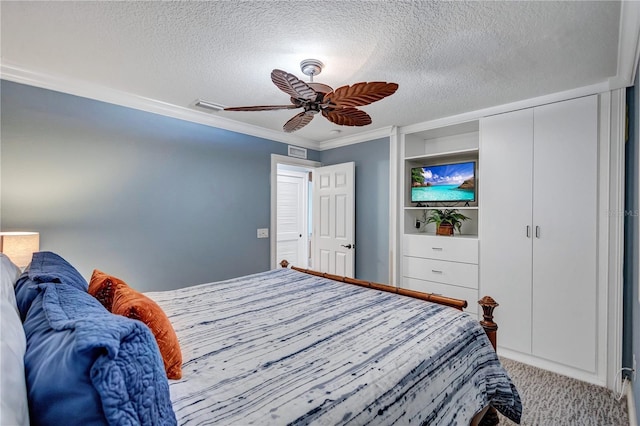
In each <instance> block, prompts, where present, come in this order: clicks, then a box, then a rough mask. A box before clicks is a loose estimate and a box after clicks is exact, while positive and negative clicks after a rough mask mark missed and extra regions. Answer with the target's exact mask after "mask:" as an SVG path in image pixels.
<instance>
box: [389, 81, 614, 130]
mask: <svg viewBox="0 0 640 426" xmlns="http://www.w3.org/2000/svg"><path fill="white" fill-rule="evenodd" d="M609 90H610V89H609V82H607V81H605V82H602V83H598V84H592V85H590V86H584V87H578V88H576V89H571V90H565V91H564V92H557V93H551V94H549V95H544V96H538V97H535V98H529V99H524V100H521V101H516V102H511V103H508V104H503V105H496V106H493V107H488V108H483V109H478V110H475V111H469V112H465V113H462V114H458V115H452V116H449V117H443V118H437V119H435V120H430V121H424V122H422V123H416V124H410V125H408V126H402V127H399V130H400V133H401V134H410V133H417V132H422V131H424V130H431V129H435V128H439V127H446V126H452V125H454V124H461V123H464V122H467V121H472V120H479V119H481V118H483V117H488V116H490V115H496V114H502V113H505V112H510V111H516V110H519V109H525V108H531V107H535V106H539V105H545V104H550V103H553V102H560V101H564V100H567V99H573V98H579V97H582V96H589V95H594V94H598V93H603V92H608V91H609Z"/></svg>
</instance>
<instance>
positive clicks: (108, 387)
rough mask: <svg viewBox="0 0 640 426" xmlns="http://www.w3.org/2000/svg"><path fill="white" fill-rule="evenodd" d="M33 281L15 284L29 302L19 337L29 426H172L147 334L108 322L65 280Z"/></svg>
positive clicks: (121, 321)
mask: <svg viewBox="0 0 640 426" xmlns="http://www.w3.org/2000/svg"><path fill="white" fill-rule="evenodd" d="M32 266H33V265H32ZM31 275H32V276H35V275H37V274H36V273H35V272H34V273H32V274H31ZM63 275H64V274H63ZM52 280H53V279H52ZM39 281H40V282H34V281H32V280H25V281H24V282H23V283H22V285H23V286H26V287H28V288H29V290H30V291H29V292H24V291H23V292H22V294H23V295H25V297H28V298H31V303H30V304H29V307H28V312H26V319H25V321H24V329H25V333H26V336H27V353H26V354H25V371H26V376H27V388H28V396H29V406H30V418H31V422H32V424H48V425H52V424H65V425H70V424H78V425H94V424H96V425H97V424H100V425H103V424H110V425H134V424H136V425H138V424H139V425H174V424H176V419H175V415H174V413H173V409H172V407H171V401H170V398H169V385H168V381H167V378H166V374H165V371H164V365H163V363H162V358H161V356H160V352H159V350H158V346H157V343H156V341H155V338H154V337H153V334H152V333H151V331H150V330H149V328H148V327H147V326H146V325H144V324H143V323H141V322H139V321H135V320H131V319H128V318H125V317H121V316H117V315H113V314H111V313H110V312H108V311H107V310H106V309H105V308H104V307H103V306H102V305H101V304H100V302H98V301H97V300H96V299H95V298H93V297H92V296H91V295H90V294H88V293H86V292H85V291H83V290H81V289H79V288H78V286H77V285H74V284H73V283H67V282H65V279H64V277H63V278H62V279H55V280H54V281H55V282H42V280H39ZM33 294H35V297H32V296H33Z"/></svg>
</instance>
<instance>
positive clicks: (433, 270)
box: [431, 269, 442, 274]
mask: <svg viewBox="0 0 640 426" xmlns="http://www.w3.org/2000/svg"><path fill="white" fill-rule="evenodd" d="M431 272H433V273H434V274H441V273H442V271H439V270H437V269H432V270H431Z"/></svg>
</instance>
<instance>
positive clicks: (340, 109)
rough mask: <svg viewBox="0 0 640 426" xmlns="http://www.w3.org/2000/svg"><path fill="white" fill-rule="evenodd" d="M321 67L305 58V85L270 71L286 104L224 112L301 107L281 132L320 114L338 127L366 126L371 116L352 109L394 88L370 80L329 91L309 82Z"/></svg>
mask: <svg viewBox="0 0 640 426" xmlns="http://www.w3.org/2000/svg"><path fill="white" fill-rule="evenodd" d="M322 67H323V64H322V62H320V61H318V60H316V59H305V60H304V61H302V62H301V63H300V69H301V70H302V73H303V74H305V75H308V76H309V77H310V82H309V83H305V82H304V81H302V80H300V79H298V77H296V76H295V75H293V74H289V73H288V72H286V71H282V70H279V69H274V70H273V71H271V81H273V84H275V85H276V86H277V87H278V89H280V90H282V91H283V92H285V93H286V94H287V95H289V96H290V97H291V104H290V105H262V106H245V107H228V108H225V109H224V110H225V111H272V110H278V109H297V108H304V111H302V112H301V113H299V114H297V115H295V116H293V118H291V119H290V120H289V121H287V122H286V123H285V125H284V126H283V130H284V131H285V132H287V133H291V132H295V131H296V130H300V129H302V128H303V127H304V126H306V125H307V124H309V123H310V122H311V120H312V119H313V117H314V116H315V115H316V114H318V113H322V115H323V116H324V117H325V118H327V119H328V120H329V121H331V122H332V123H335V124H338V125H341V126H366V125H367V124H371V117H370V116H369V114H367V113H366V112H364V111H362V110H359V109H358V108H356V107H359V106H363V105H368V104H370V103H373V102H376V101H379V100H380V99H383V98H386V97H387V96H390V95H393V94H394V93H395V91H396V90H397V89H398V85H397V84H396V83H386V82H382V81H373V82H369V83H364V82H362V83H356V84H354V85H352V86H342V87H339V88H337V89H336V90H333V89H332V88H331V87H329V86H327V85H326V84H322V83H314V82H313V76H314V75H318V74H320V72H321V71H322Z"/></svg>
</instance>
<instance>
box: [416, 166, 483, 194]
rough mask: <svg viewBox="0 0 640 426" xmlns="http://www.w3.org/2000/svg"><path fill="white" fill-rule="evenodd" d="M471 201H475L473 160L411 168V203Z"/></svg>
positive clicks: (474, 167) (474, 168)
mask: <svg viewBox="0 0 640 426" xmlns="http://www.w3.org/2000/svg"><path fill="white" fill-rule="evenodd" d="M473 201H476V162H475V161H467V162H464V163H453V164H438V165H433V166H422V167H413V168H412V169H411V202H412V203H453V202H473Z"/></svg>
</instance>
